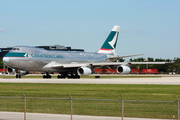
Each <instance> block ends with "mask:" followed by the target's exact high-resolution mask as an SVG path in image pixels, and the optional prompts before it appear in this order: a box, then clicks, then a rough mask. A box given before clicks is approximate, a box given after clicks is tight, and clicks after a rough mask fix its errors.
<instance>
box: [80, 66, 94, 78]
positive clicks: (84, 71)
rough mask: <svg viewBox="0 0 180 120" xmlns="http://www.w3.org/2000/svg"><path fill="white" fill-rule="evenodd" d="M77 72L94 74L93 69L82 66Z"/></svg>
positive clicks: (86, 74)
mask: <svg viewBox="0 0 180 120" xmlns="http://www.w3.org/2000/svg"><path fill="white" fill-rule="evenodd" d="M77 73H78V75H81V76H88V75H90V74H92V70H91V69H90V68H88V67H80V68H78V69H77Z"/></svg>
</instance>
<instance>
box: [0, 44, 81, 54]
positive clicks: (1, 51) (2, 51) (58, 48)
mask: <svg viewBox="0 0 180 120" xmlns="http://www.w3.org/2000/svg"><path fill="white" fill-rule="evenodd" d="M35 47H37V48H42V49H46V50H55V51H79V52H84V49H71V47H65V46H61V45H54V46H35ZM11 49H12V47H7V48H0V57H4V56H5V55H6V54H7V53H8V52H9V51H10V50H11Z"/></svg>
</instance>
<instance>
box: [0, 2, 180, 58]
mask: <svg viewBox="0 0 180 120" xmlns="http://www.w3.org/2000/svg"><path fill="white" fill-rule="evenodd" d="M179 6H180V1H179V0H113V1H112V0H111V1H110V0H109V1H107V0H106V1H105V0H75V1H72V0H64V1H63V0H29V1H28V0H26V1H25V0H0V41H1V43H0V47H1V48H2V47H12V46H16V45H29V46H37V45H42V46H43V45H55V44H59V45H64V46H70V47H72V48H80V49H85V51H87V52H94V51H97V50H98V49H99V48H100V47H101V46H102V44H103V42H104V40H105V39H106V37H107V36H108V34H109V32H110V31H111V29H112V28H113V26H114V25H120V34H119V38H118V43H117V49H116V53H117V54H118V55H120V56H121V55H122V56H124V55H132V54H145V55H143V56H139V57H144V58H147V57H153V58H164V59H168V58H170V59H173V58H174V57H180V54H179V51H180V35H179V33H180V7H179Z"/></svg>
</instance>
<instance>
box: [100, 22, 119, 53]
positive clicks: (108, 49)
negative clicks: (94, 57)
mask: <svg viewBox="0 0 180 120" xmlns="http://www.w3.org/2000/svg"><path fill="white" fill-rule="evenodd" d="M119 29H120V26H117V25H115V26H114V27H113V29H112V30H111V32H110V34H109V36H108V37H107V39H106V41H105V42H104V44H103V45H102V47H101V48H100V49H99V50H98V52H97V53H102V54H114V53H115V49H116V44H117V39H118V34H119Z"/></svg>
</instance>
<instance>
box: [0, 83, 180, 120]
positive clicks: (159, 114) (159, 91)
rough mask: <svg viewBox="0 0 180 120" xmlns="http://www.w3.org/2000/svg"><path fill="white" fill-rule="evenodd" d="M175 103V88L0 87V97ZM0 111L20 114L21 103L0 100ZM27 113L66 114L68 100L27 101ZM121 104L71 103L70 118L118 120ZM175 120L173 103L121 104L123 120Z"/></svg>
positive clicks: (178, 91)
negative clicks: (114, 119) (131, 119)
mask: <svg viewBox="0 0 180 120" xmlns="http://www.w3.org/2000/svg"><path fill="white" fill-rule="evenodd" d="M21 91H23V93H24V94H25V95H26V97H45V98H69V96H68V94H67V93H69V94H70V95H71V97H72V98H86V99H121V97H120V94H121V95H122V97H123V99H124V100H152V101H176V99H175V97H174V95H176V96H177V98H179V99H180V86H179V85H117V84H114V85H113V84H112V85H107V84H105V85H104V84H33V83H32V84H31V83H29V84H28V83H0V96H16V97H22V96H23V95H22V93H21ZM0 101H1V102H0V111H21V112H23V111H24V100H23V99H7V98H6V99H5V98H0ZM27 112H37V113H56V114H70V100H40V99H27ZM121 113H122V112H121V102H114V101H84V100H83V101H80V100H73V114H78V115H97V116H121ZM173 115H175V117H176V118H177V103H146V102H145V103H142V102H124V116H125V117H144V118H172V117H173Z"/></svg>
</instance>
